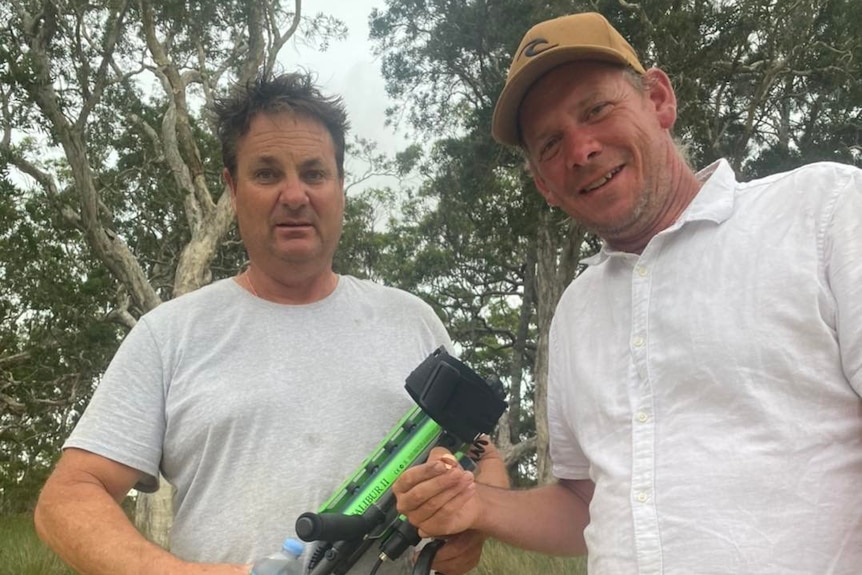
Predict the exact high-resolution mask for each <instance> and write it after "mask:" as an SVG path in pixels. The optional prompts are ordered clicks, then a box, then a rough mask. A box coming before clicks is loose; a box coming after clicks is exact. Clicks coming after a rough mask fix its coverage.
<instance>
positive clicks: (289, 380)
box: [35, 74, 506, 575]
mask: <svg viewBox="0 0 862 575" xmlns="http://www.w3.org/2000/svg"><path fill="white" fill-rule="evenodd" d="M217 112H218V116H219V137H220V139H221V142H222V150H223V159H224V164H225V169H224V179H225V181H226V183H227V184H228V187H229V188H230V194H231V201H232V205H233V208H234V212H235V214H236V217H237V221H238V225H239V231H240V235H241V237H242V240H243V243H244V245H245V247H246V250H247V251H248V256H249V261H250V264H249V266H248V268H247V269H246V270H245V271H244V272H243V273H242V274H240V275H239V276H237V277H235V278H231V279H227V280H222V281H219V282H216V283H214V284H213V285H210V286H207V287H204V288H201V289H200V290H197V291H195V292H192V293H190V294H187V295H185V296H183V297H180V298H177V299H175V300H172V301H169V302H167V303H165V304H163V305H162V306H160V307H158V308H157V309H155V310H153V311H152V312H150V313H149V314H147V315H145V316H144V317H142V318H141V319H140V321H139V322H138V324H137V326H135V328H134V329H133V330H132V331H131V332H130V333H129V335H128V336H127V338H126V339H125V341H124V342H123V344H122V346H121V347H120V349H119V350H118V352H117V354H116V356H115V357H114V359H113V361H112V362H111V365H110V367H109V368H108V370H107V371H106V373H105V376H104V378H103V380H102V382H101V384H100V385H99V388H98V389H97V391H96V393H95V394H94V396H93V399H92V401H91V403H90V405H89V406H88V408H87V410H86V412H85V413H84V415H83V416H82V418H81V420H80V422H79V423H78V425H77V427H76V428H75V430H74V432H73V433H72V435H71V436H70V437H69V439H68V441H67V442H66V444H65V446H64V452H63V455H62V457H61V459H60V461H59V463H58V465H57V468H56V469H55V471H54V472H53V474H52V475H51V477H50V478H49V480H48V482H47V483H46V485H45V488H44V490H43V492H42V495H41V497H40V499H39V504H38V506H37V509H36V516H35V519H36V526H37V530H38V532H39V534H40V536H41V537H42V538H43V539H44V540H45V541H46V542H47V543H48V544H49V545H50V546H51V547H53V548H54V549H55V550H56V551H57V552H58V553H59V554H60V556H61V557H63V559H65V560H66V561H67V562H68V563H69V564H70V565H72V567H74V568H75V569H76V570H78V571H79V572H81V573H119V572H129V573H137V572H150V573H160V574H163V573H164V574H172V573H190V574H191V573H206V574H212V575H218V574H225V575H227V574H233V575H238V574H244V573H247V572H248V564H249V563H250V562H251V561H253V560H254V559H255V558H258V557H261V556H262V555H265V554H267V553H271V552H273V551H275V550H277V549H278V547H279V545H280V542H281V541H282V540H283V539H284V538H285V537H286V536H290V535H293V524H294V520H295V519H296V517H297V516H298V515H299V514H300V513H302V512H303V511H310V510H315V509H317V507H318V506H319V505H320V504H321V503H322V502H323V501H324V500H325V499H326V498H327V497H328V496H329V495H330V494H331V493H332V491H333V490H334V489H335V488H336V487H338V485H339V484H340V483H341V481H342V480H343V479H344V478H345V477H346V476H348V474H349V473H350V472H352V471H354V470H355V469H356V468H357V467H358V465H359V464H360V463H361V462H362V460H363V458H364V457H365V456H366V455H368V454H369V453H370V452H371V450H372V449H373V448H374V447H375V445H376V444H377V443H378V442H379V441H380V440H381V439H382V438H383V437H384V435H385V434H386V432H387V431H389V430H390V429H391V427H392V426H393V425H394V423H395V422H396V421H397V420H398V419H399V418H400V417H401V416H402V415H403V414H404V413H405V412H406V411H407V409H408V408H409V407H410V406H411V405H412V402H411V401H410V399H409V397H408V395H407V394H406V392H405V391H404V389H403V385H404V379H405V377H406V376H407V375H408V374H409V373H410V371H411V370H412V369H413V368H414V367H416V366H417V365H418V364H419V363H420V362H421V361H422V360H423V359H425V358H426V357H427V356H428V355H429V354H430V353H431V352H432V351H433V350H434V349H436V348H437V347H439V346H441V345H443V346H446V347H449V348H450V349H451V342H450V340H449V337H448V335H447V334H446V330H445V328H444V327H443V325H442V324H441V322H440V320H439V319H438V318H437V316H436V315H435V314H434V312H433V311H432V310H431V308H430V307H429V306H428V305H427V304H425V303H424V302H422V301H421V300H419V299H418V298H416V297H414V296H412V295H410V294H407V293H405V292H403V291H400V290H395V289H392V288H387V287H383V286H379V285H376V284H373V283H371V282H368V281H363V280H358V279H356V278H353V277H350V276H339V275H337V274H336V273H334V272H333V270H332V260H333V254H334V252H335V249H336V246H337V244H338V241H339V238H340V235H341V226H342V217H343V213H344V189H343V182H344V174H343V163H344V133H345V131H346V129H347V119H346V115H345V113H344V110H343V106H342V104H341V102H340V100H338V99H328V98H325V97H323V96H322V95H321V94H320V93H319V92H318V90H317V88H316V87H315V86H314V85H313V84H312V83H311V80H310V79H309V78H308V77H307V76H304V75H299V74H287V75H282V76H278V77H275V78H270V77H262V78H259V79H258V80H257V81H256V82H254V83H252V84H249V85H247V86H244V87H242V88H241V89H239V90H238V91H237V92H236V93H235V94H234V95H233V96H231V97H230V98H228V99H225V100H223V101H222V102H220V105H219V108H218V110H217ZM160 472H161V473H162V474H163V475H164V477H165V478H166V479H167V480H168V481H169V482H170V483H171V484H172V485H173V486H174V487H175V489H176V495H175V497H174V502H173V503H174V515H175V517H174V524H173V528H172V530H171V540H170V542H171V545H170V547H171V552H170V553H168V552H167V551H165V550H162V549H161V548H159V547H158V546H156V545H153V544H151V543H149V542H148V541H146V540H145V539H144V538H143V537H142V536H141V535H140V534H139V533H138V532H137V531H136V530H135V529H134V527H133V526H132V525H131V523H130V522H129V521H128V520H127V518H126V517H125V515H124V514H123V512H122V510H121V508H120V507H119V505H118V503H119V502H120V501H121V500H122V499H123V497H125V495H126V494H127V493H128V491H129V490H130V489H132V488H133V487H136V488H137V489H140V490H143V491H148V490H152V489H154V488H155V487H156V484H157V479H156V478H157V477H158V475H159V473H160ZM480 474H481V478H480V480H482V481H486V482H488V483H496V484H505V483H506V472H505V468H504V467H503V465H502V461H500V460H499V457H498V456H497V455H496V452H495V451H494V450H493V448H492V449H491V450H490V451H489V455H486V456H484V457H483V461H482V462H480ZM481 545H482V539H481V538H480V537H479V536H477V535H475V534H474V533H469V532H468V533H465V534H461V535H459V536H457V537H455V538H452V539H450V540H449V542H448V543H447V544H446V545H445V546H443V548H442V549H441V551H440V552H439V553H438V555H437V560H436V562H435V565H434V567H435V568H436V569H438V570H440V571H445V572H446V573H447V574H449V575H457V574H459V573H463V572H465V571H467V570H469V569H470V568H472V567H473V566H474V565H475V564H476V562H477V561H478V558H479V555H480V553H481ZM368 570H369V566H367V565H361V564H357V565H356V566H355V568H354V569H353V570H352V571H351V573H357V574H359V573H366V572H368ZM384 572H385V573H392V574H394V573H407V572H409V558H405V560H404V561H402V562H401V563H396V564H390V565H386V566H385V569H383V570H381V571H380V572H379V573H381V574H382V573H384Z"/></svg>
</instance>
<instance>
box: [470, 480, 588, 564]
mask: <svg viewBox="0 0 862 575" xmlns="http://www.w3.org/2000/svg"><path fill="white" fill-rule="evenodd" d="M477 490H478V493H479V495H480V497H481V500H482V512H481V515H480V518H479V523H478V525H476V527H477V528H478V529H479V530H480V531H483V532H485V533H486V534H488V535H490V536H492V537H494V538H495V539H499V540H500V541H503V542H505V543H508V544H510V545H513V546H516V547H520V548H522V549H529V550H531V551H538V552H540V553H546V554H550V555H583V554H585V553H586V552H587V550H586V544H585V543H584V528H585V527H586V526H587V523H589V507H588V504H587V502H586V501H585V500H584V499H583V498H582V497H581V496H579V495H578V494H576V493H575V492H573V491H572V490H571V489H568V488H566V487H564V486H563V485H560V484H554V485H548V486H546V487H540V488H537V489H529V490H524V491H510V490H504V489H495V488H493V487H486V486H481V485H477Z"/></svg>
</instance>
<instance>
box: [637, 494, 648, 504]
mask: <svg viewBox="0 0 862 575" xmlns="http://www.w3.org/2000/svg"><path fill="white" fill-rule="evenodd" d="M646 500H647V494H646V493H644V492H643V491H641V492H640V493H638V501H639V502H641V503H645V502H646Z"/></svg>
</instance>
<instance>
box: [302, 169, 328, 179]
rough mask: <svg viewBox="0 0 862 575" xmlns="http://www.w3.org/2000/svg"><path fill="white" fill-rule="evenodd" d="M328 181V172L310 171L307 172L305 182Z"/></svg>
mask: <svg viewBox="0 0 862 575" xmlns="http://www.w3.org/2000/svg"><path fill="white" fill-rule="evenodd" d="M324 179H326V172H324V171H323V170H309V171H307V172H305V180H306V181H308V182H319V181H321V180H324Z"/></svg>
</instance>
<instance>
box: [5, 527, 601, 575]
mask: <svg viewBox="0 0 862 575" xmlns="http://www.w3.org/2000/svg"><path fill="white" fill-rule="evenodd" d="M586 572H587V568H586V560H585V559H583V558H576V559H564V558H560V557H548V556H546V555H540V554H538V553H529V552H527V551H521V550H519V549H515V548H513V547H509V546H508V545H505V544H503V543H500V542H498V541H488V543H486V544H485V549H484V552H483V553H482V561H481V563H479V566H478V567H477V568H476V569H474V570H473V571H471V572H470V575H529V574H536V575H585V574H586ZM0 575H74V571H72V570H71V569H69V568H68V567H66V566H65V564H64V563H63V562H62V561H60V559H59V558H58V557H57V556H56V555H55V554H54V553H53V552H52V551H51V550H50V549H48V548H47V547H46V546H45V545H44V544H43V543H42V542H41V541H40V540H39V538H38V537H37V536H36V530H35V528H34V527H33V517H32V515H0Z"/></svg>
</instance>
